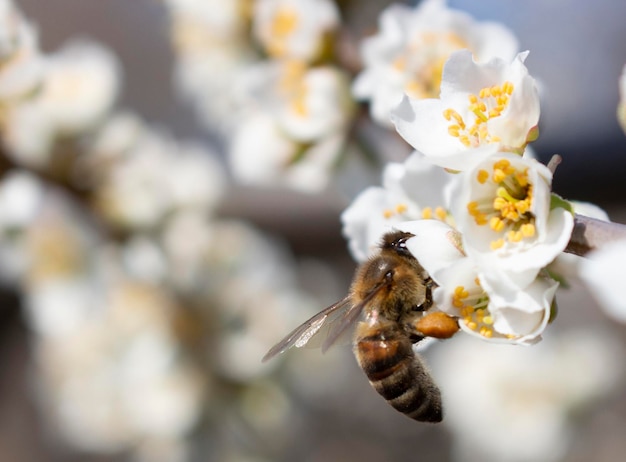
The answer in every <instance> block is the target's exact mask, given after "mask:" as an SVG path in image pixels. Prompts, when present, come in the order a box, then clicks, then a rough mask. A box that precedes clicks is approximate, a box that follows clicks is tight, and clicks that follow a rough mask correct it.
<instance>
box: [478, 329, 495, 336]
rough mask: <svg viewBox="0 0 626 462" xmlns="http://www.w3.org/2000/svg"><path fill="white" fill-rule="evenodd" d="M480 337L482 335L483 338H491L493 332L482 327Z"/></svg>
mask: <svg viewBox="0 0 626 462" xmlns="http://www.w3.org/2000/svg"><path fill="white" fill-rule="evenodd" d="M480 335H482V336H483V337H487V338H491V337H492V336H493V330H492V329H490V328H489V327H481V328H480Z"/></svg>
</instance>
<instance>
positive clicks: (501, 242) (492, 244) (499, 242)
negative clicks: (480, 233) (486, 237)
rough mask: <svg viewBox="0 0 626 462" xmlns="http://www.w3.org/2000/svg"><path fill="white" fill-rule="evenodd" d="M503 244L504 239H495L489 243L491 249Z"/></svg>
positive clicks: (496, 248)
mask: <svg viewBox="0 0 626 462" xmlns="http://www.w3.org/2000/svg"><path fill="white" fill-rule="evenodd" d="M503 245H504V239H497V240H495V241H491V244H490V245H489V247H491V250H498V249H499V248H501V247H502V246H503Z"/></svg>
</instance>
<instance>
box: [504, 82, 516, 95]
mask: <svg viewBox="0 0 626 462" xmlns="http://www.w3.org/2000/svg"><path fill="white" fill-rule="evenodd" d="M514 90H515V85H513V82H509V81H508V80H507V81H506V82H504V83H503V84H502V91H504V93H506V94H507V95H512V94H513V91H514Z"/></svg>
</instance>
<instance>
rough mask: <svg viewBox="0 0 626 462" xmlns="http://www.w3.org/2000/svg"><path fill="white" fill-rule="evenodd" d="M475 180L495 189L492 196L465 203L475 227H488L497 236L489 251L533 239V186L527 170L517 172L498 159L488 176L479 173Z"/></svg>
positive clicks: (485, 171) (508, 164) (483, 171)
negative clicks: (489, 184) (490, 184)
mask: <svg viewBox="0 0 626 462" xmlns="http://www.w3.org/2000/svg"><path fill="white" fill-rule="evenodd" d="M476 180H477V181H478V182H479V183H480V184H485V183H486V182H488V181H491V182H492V183H494V184H495V186H496V189H495V197H493V196H491V197H489V198H487V199H485V200H482V201H471V202H469V203H468V204H467V210H468V212H469V214H470V215H471V216H472V217H473V218H474V222H475V223H476V224H477V225H478V226H489V227H490V228H491V229H492V230H493V231H495V232H496V233H498V235H499V237H498V238H497V239H495V240H493V241H492V242H491V248H492V250H496V249H499V248H501V247H502V246H504V245H505V244H506V243H507V242H509V243H519V242H521V241H522V240H523V239H526V238H531V237H533V236H535V232H536V229H535V215H534V214H533V213H532V212H531V208H532V205H533V185H532V184H531V183H530V182H529V180H528V168H525V169H524V170H522V171H520V170H517V169H516V168H515V167H513V166H512V165H511V163H510V162H509V161H508V160H507V159H501V160H499V161H497V162H495V163H494V164H493V167H492V172H491V174H490V173H489V172H488V171H487V170H483V169H481V170H479V171H478V173H477V174H476Z"/></svg>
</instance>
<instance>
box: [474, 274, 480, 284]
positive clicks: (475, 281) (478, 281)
mask: <svg viewBox="0 0 626 462" xmlns="http://www.w3.org/2000/svg"><path fill="white" fill-rule="evenodd" d="M474 284H476V285H477V286H480V279H478V276H476V277H475V278H474Z"/></svg>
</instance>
